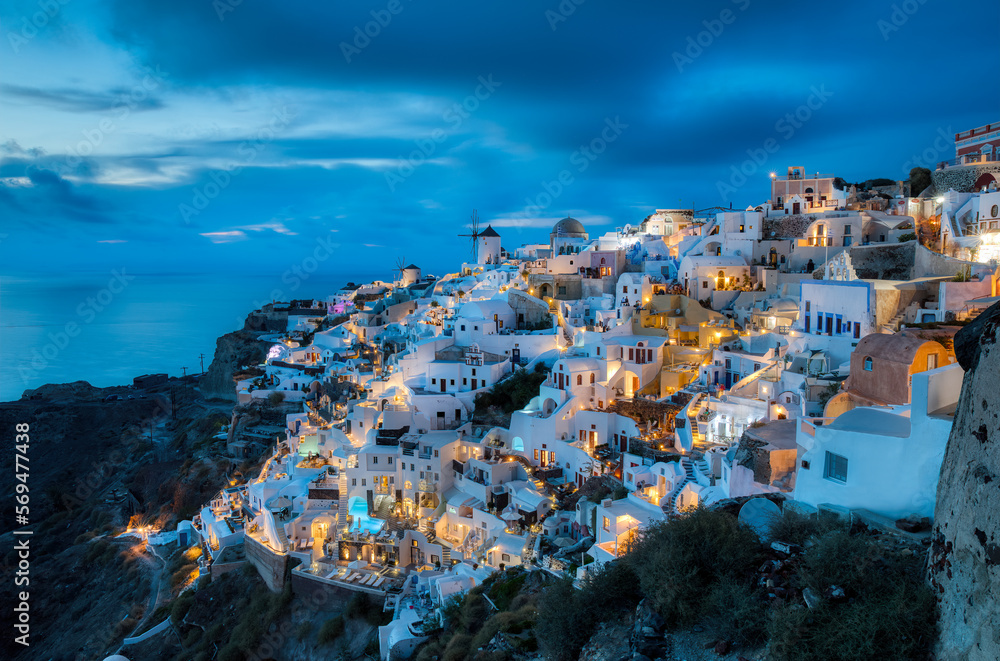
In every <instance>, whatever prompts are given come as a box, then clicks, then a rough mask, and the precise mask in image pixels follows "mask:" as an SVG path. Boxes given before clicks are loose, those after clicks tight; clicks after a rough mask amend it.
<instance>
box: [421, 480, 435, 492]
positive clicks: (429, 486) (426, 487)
mask: <svg viewBox="0 0 1000 661" xmlns="http://www.w3.org/2000/svg"><path fill="white" fill-rule="evenodd" d="M417 491H418V492H420V493H436V492H437V482H434V481H433V480H420V481H419V482H417Z"/></svg>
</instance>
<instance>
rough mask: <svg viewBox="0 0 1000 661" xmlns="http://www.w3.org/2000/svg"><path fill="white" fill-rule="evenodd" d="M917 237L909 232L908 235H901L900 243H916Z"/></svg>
mask: <svg viewBox="0 0 1000 661" xmlns="http://www.w3.org/2000/svg"><path fill="white" fill-rule="evenodd" d="M916 240H917V235H916V234H915V233H913V232H907V233H906V234H900V235H899V242H900V243H906V242H907V241H916Z"/></svg>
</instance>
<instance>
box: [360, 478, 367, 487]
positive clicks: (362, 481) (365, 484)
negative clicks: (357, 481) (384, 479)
mask: <svg viewBox="0 0 1000 661" xmlns="http://www.w3.org/2000/svg"><path fill="white" fill-rule="evenodd" d="M361 486H363V487H366V486H368V484H367V483H366V482H365V478H361Z"/></svg>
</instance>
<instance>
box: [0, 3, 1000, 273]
mask: <svg viewBox="0 0 1000 661" xmlns="http://www.w3.org/2000/svg"><path fill="white" fill-rule="evenodd" d="M970 17H973V20H971V21H970ZM998 23H1000V4H998V3H996V2H985V1H979V2H964V1H952V2H947V3H946V2H942V1H940V0H906V1H905V2H872V1H871V0H868V1H865V2H850V1H845V2H840V3H836V4H835V5H829V4H824V3H807V2H785V1H783V0H775V1H772V2H763V1H762V0H708V1H706V2H698V3H694V2H691V3H676V2H629V3H611V2H603V3H599V2H597V0H562V1H561V2H558V1H556V0H549V1H547V2H546V1H544V0H543V1H541V2H537V1H536V2H524V1H516V0H514V1H508V2H496V1H486V2H477V3H469V2H445V1H439V2H421V1H420V0H384V1H383V0H378V1H375V2H346V3H344V2H337V3H287V2H286V3H277V2H263V1H260V2H251V1H249V0H214V1H213V0H172V1H171V2H141V1H138V0H128V1H119V2H114V1H105V2H90V1H89V0H23V1H22V0H7V1H5V2H4V3H3V4H2V5H0V272H6V273H8V274H11V273H29V274H34V273H46V274H55V275H60V274H62V275H72V274H74V273H80V272H99V271H107V270H109V269H112V268H127V269H131V271H132V272H142V273H213V272H226V273H233V272H236V273H238V272H240V271H241V270H243V271H250V272H254V273H281V272H283V271H286V270H287V269H288V268H290V267H294V266H295V265H296V264H302V263H305V264H312V263H313V261H312V260H311V259H310V258H311V257H312V259H315V260H316V261H317V262H318V263H319V264H320V266H319V268H321V269H324V270H329V271H331V272H333V271H335V272H345V271H348V272H349V271H351V270H363V271H364V272H366V273H367V272H372V271H374V270H378V269H379V268H385V269H390V268H392V266H393V265H394V264H395V262H396V260H397V259H398V258H404V259H405V260H406V261H407V262H415V263H417V264H418V265H420V266H421V267H422V268H423V269H424V270H425V272H431V273H444V272H446V271H447V270H448V269H451V270H454V269H455V267H456V266H457V264H458V263H460V262H461V261H462V260H464V259H468V258H469V255H470V247H471V246H470V244H469V243H468V239H464V238H461V237H459V236H458V235H459V234H461V233H464V232H466V231H467V229H466V227H467V223H468V219H469V216H470V214H471V213H472V210H473V209H476V210H478V214H479V217H480V219H481V221H482V223H483V224H486V223H490V224H492V225H493V227H494V228H495V229H496V230H497V231H498V232H499V233H500V234H501V236H502V241H503V244H504V247H505V248H508V249H513V248H516V247H517V246H519V245H521V244H523V243H535V242H545V241H547V240H548V232H549V230H550V228H551V226H552V225H553V224H554V223H555V222H556V221H557V220H558V219H559V218H562V217H564V216H565V215H567V214H569V215H572V216H574V217H576V218H578V219H580V220H581V221H583V222H584V224H585V225H586V226H587V227H588V229H589V230H590V232H591V236H594V235H596V234H598V233H603V232H605V231H609V230H613V229H614V228H615V227H616V226H617V227H620V226H623V225H625V224H626V223H631V224H636V223H638V222H641V221H642V219H643V218H644V217H645V216H647V215H648V214H650V213H652V212H653V210H654V209H656V208H675V207H686V208H692V207H693V208H695V209H704V208H708V207H712V206H717V205H718V206H729V205H730V204H732V205H733V206H735V207H736V208H745V207H746V206H747V205H749V204H759V203H761V202H763V201H765V200H766V199H767V197H768V181H769V174H770V173H771V172H775V171H776V172H779V173H783V172H784V171H785V169H786V168H787V167H788V166H790V165H796V166H802V167H804V168H805V170H806V171H807V172H823V173H833V174H836V175H838V176H841V177H843V178H844V179H846V180H848V181H862V180H865V179H869V178H874V177H890V178H895V179H903V178H906V176H907V173H908V171H909V168H910V167H912V166H913V165H931V166H933V163H935V162H937V161H938V160H945V159H948V158H952V157H954V149H953V143H952V141H951V140H952V136H953V134H954V133H955V132H958V131H961V130H965V129H969V128H974V127H977V126H981V125H984V124H988V123H991V122H995V121H997V120H998V119H1000V103H998V92H997V89H996V85H995V84H992V81H991V80H990V79H989V78H988V77H989V74H988V72H989V70H990V69H991V68H994V67H995V64H996V62H998V61H1000V45H998V42H997V41H996V40H995V39H989V38H984V37H982V35H979V34H977V32H978V29H979V28H977V26H979V27H980V28H981V27H982V26H987V25H993V26H995V25H997V24H998ZM977 63H979V64H977ZM942 136H946V137H947V139H944V138H942Z"/></svg>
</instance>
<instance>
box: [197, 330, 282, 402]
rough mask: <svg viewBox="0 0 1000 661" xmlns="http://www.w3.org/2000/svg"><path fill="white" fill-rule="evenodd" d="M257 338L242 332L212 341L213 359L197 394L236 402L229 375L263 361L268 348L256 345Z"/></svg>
mask: <svg viewBox="0 0 1000 661" xmlns="http://www.w3.org/2000/svg"><path fill="white" fill-rule="evenodd" d="M258 334H259V331H245V330H242V331H236V332H234V333H227V334H226V335H223V336H222V337H220V338H219V339H217V340H216V341H215V356H214V357H213V358H212V364H211V365H209V367H208V370H207V371H206V372H205V376H204V377H202V379H201V391H202V393H204V395H205V396H206V397H218V398H221V399H230V400H235V399H236V385H235V384H234V383H233V375H234V374H236V373H237V372H239V371H240V369H241V368H242V367H244V366H248V365H259V364H260V363H263V362H264V359H265V358H267V347H268V344H267V343H266V342H259V341H258V340H257V335H258Z"/></svg>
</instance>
